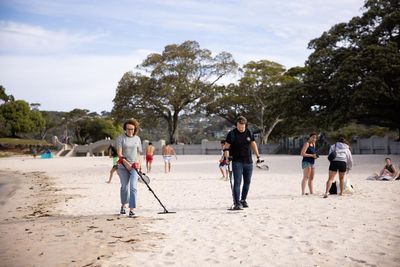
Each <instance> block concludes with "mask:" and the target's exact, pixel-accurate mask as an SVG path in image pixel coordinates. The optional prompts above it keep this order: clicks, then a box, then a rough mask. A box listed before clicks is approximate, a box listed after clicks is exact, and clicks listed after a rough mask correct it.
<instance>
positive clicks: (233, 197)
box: [228, 162, 235, 203]
mask: <svg viewBox="0 0 400 267" xmlns="http://www.w3.org/2000/svg"><path fill="white" fill-rule="evenodd" d="M228 172H229V182H230V183H231V191H232V199H233V203H235V194H234V193H233V183H232V170H231V162H229V164H228Z"/></svg>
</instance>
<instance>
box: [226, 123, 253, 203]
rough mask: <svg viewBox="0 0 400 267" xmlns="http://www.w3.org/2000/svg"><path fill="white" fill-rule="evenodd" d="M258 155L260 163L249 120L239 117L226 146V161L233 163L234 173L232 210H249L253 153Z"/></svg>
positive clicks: (229, 134) (228, 136)
mask: <svg viewBox="0 0 400 267" xmlns="http://www.w3.org/2000/svg"><path fill="white" fill-rule="evenodd" d="M251 151H253V152H254V154H256V157H257V161H260V153H259V152H258V148H257V144H256V142H255V139H254V135H253V133H252V132H251V131H250V130H249V129H247V119H246V118H245V117H243V116H239V117H238V118H237V119H236V128H235V129H233V130H231V131H230V132H229V133H228V135H227V136H226V143H225V146H224V156H225V159H229V160H231V161H232V171H233V180H234V183H233V192H232V193H233V207H232V209H231V210H241V209H242V208H248V207H249V206H248V204H247V202H246V198H247V194H248V192H249V188H250V182H251V176H252V173H253V160H252V153H251ZM242 178H243V188H242V194H241V195H240V185H241V183H242Z"/></svg>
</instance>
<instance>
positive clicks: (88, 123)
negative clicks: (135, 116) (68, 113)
mask: <svg viewBox="0 0 400 267" xmlns="http://www.w3.org/2000/svg"><path fill="white" fill-rule="evenodd" d="M75 125H76V126H75V127H74V137H75V141H76V143H77V144H88V143H91V142H96V141H98V140H102V139H105V138H106V137H111V138H115V137H117V136H118V134H119V133H120V132H121V130H122V129H121V127H119V128H118V127H116V126H115V125H114V123H113V121H112V119H104V118H91V117H85V118H83V119H80V120H78V121H76V122H75Z"/></svg>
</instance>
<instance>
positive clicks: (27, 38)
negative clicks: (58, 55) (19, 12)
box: [0, 21, 103, 54]
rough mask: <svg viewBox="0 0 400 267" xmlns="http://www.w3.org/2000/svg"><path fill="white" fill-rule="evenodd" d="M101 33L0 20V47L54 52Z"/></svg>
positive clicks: (69, 48) (77, 44)
mask: <svg viewBox="0 0 400 267" xmlns="http://www.w3.org/2000/svg"><path fill="white" fill-rule="evenodd" d="M102 36H103V35H102V34H88V33H84V32H79V31H78V32H68V31H62V30H60V31H51V30H47V29H45V28H43V27H40V26H35V25H29V24H23V23H17V22H11V21H0V49H1V50H2V51H8V52H10V51H11V52H18V53H41V54H48V53H55V52H65V51H73V49H74V48H77V47H80V46H82V45H85V44H89V43H93V42H95V41H96V40H98V39H99V38H101V37H102Z"/></svg>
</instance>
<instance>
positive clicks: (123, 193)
mask: <svg viewBox="0 0 400 267" xmlns="http://www.w3.org/2000/svg"><path fill="white" fill-rule="evenodd" d="M117 172H118V176H119V179H120V181H121V189H120V197H121V208H123V207H125V205H126V204H127V203H128V198H129V191H128V183H129V173H128V171H127V170H125V168H124V167H123V166H118V170H117Z"/></svg>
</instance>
